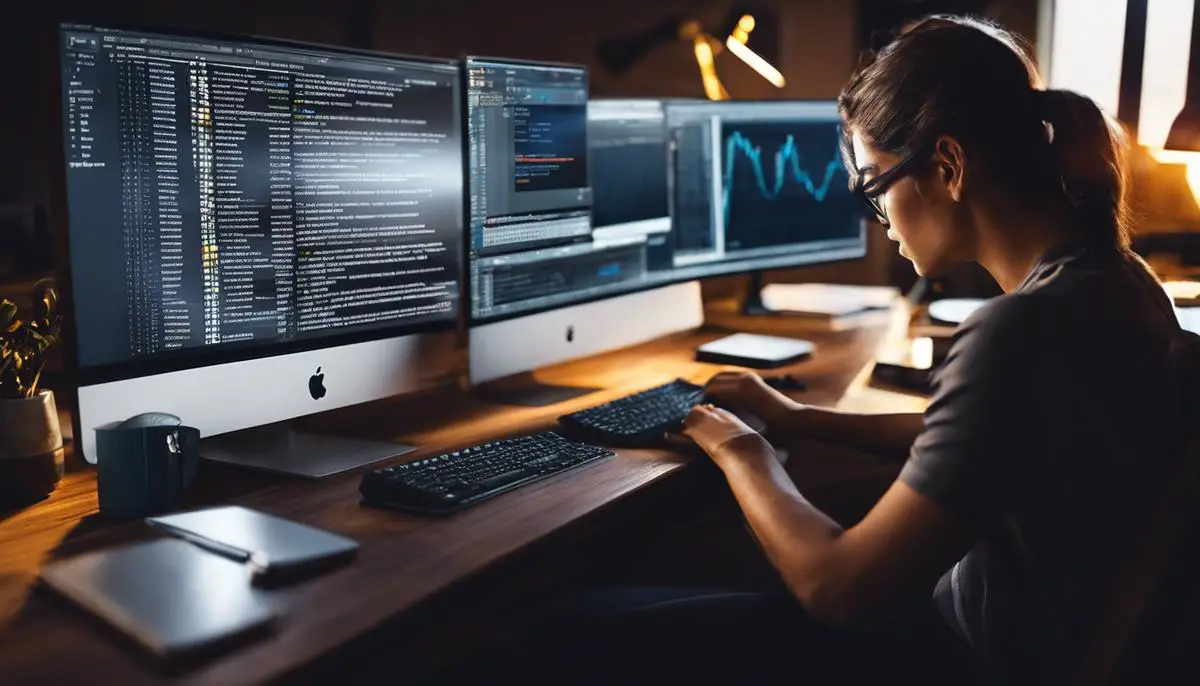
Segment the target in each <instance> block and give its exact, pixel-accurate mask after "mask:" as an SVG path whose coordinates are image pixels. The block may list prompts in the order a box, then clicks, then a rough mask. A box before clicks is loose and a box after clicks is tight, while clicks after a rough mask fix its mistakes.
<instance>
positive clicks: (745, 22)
mask: <svg viewBox="0 0 1200 686" xmlns="http://www.w3.org/2000/svg"><path fill="white" fill-rule="evenodd" d="M753 30H754V16H753V15H750V14H743V15H742V18H741V19H738V23H737V26H735V27H733V32H732V33H730V34H729V36H730V37H731V38H733V39H734V40H736V41H737V42H739V43H741V44H742V45H745V44H746V42H747V41H749V40H750V32H751V31H753Z"/></svg>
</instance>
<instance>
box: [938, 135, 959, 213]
mask: <svg viewBox="0 0 1200 686" xmlns="http://www.w3.org/2000/svg"><path fill="white" fill-rule="evenodd" d="M933 164H934V166H935V168H936V169H937V175H936V178H937V181H938V183H940V184H941V185H942V186H943V188H944V189H945V191H946V194H947V195H948V196H950V198H951V199H952V200H954V201H955V202H958V201H961V200H962V196H963V185H964V183H965V181H966V172H967V158H966V155H965V154H964V153H963V149H962V146H961V145H960V144H959V142H958V141H957V140H956V139H955V138H953V137H952V136H942V137H940V138H938V139H937V142H936V143H934V146H933Z"/></svg>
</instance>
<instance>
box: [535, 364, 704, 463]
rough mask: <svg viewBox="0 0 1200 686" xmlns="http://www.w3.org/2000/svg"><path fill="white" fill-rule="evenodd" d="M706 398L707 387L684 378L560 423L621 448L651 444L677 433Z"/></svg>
mask: <svg viewBox="0 0 1200 686" xmlns="http://www.w3.org/2000/svg"><path fill="white" fill-rule="evenodd" d="M703 397H704V387H703V386H697V385H696V384H694V383H691V382H689V381H685V380H683V379H675V380H674V381H671V382H669V383H665V384H662V385H661V386H655V387H654V388H648V389H646V390H644V391H640V392H638V393H634V394H633V395H627V396H625V397H624V398H618V399H616V400H613V401H610V402H607V403H604V404H602V405H596V406H595V407H590V408H588V409H586V410H580V411H578V412H572V413H571V414H565V415H563V416H561V417H559V418H558V421H559V423H560V424H562V425H563V426H564V427H565V428H567V429H568V430H570V431H571V432H572V433H576V434H578V435H579V436H580V437H581V438H583V439H584V440H586V441H590V442H594V443H600V444H601V445H614V446H621V447H647V446H652V445H655V444H657V443H660V442H661V440H662V437H663V436H664V435H665V434H666V433H667V432H676V431H678V430H679V428H680V425H681V424H682V423H683V418H684V417H686V416H687V414H688V412H689V411H691V409H692V407H694V406H695V405H696V404H697V403H699V402H700V400H701V399H702V398H703Z"/></svg>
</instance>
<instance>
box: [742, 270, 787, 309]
mask: <svg viewBox="0 0 1200 686" xmlns="http://www.w3.org/2000/svg"><path fill="white" fill-rule="evenodd" d="M763 285H764V284H763V275H762V272H761V271H758V270H755V271H752V272H750V285H749V286H747V287H746V296H745V297H744V298H742V305H741V307H740V308H739V309H741V312H742V314H744V315H746V316H749V317H760V316H763V315H774V314H779V313H778V312H776V311H775V310H772V309H770V308H768V307H767V306H766V305H764V304H763V299H762V290H763Z"/></svg>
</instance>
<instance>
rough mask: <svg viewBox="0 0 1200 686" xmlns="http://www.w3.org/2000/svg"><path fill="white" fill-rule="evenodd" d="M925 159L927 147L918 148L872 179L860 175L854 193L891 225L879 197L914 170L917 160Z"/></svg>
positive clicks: (882, 221) (881, 219) (886, 224)
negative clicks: (865, 179)
mask: <svg viewBox="0 0 1200 686" xmlns="http://www.w3.org/2000/svg"><path fill="white" fill-rule="evenodd" d="M923 159H925V147H924V146H923V147H920V148H917V149H916V150H915V151H914V152H912V153H909V154H908V155H906V156H904V157H903V158H902V159H901V160H900V161H899V162H897V163H896V164H894V165H892V166H891V167H889V168H888V169H886V170H884V171H883V172H880V173H879V174H876V175H875V176H874V177H872V178H871V180H870V181H866V182H864V181H863V179H864V178H865V177H864V176H862V175H860V176H859V177H858V180H857V181H855V183H854V194H855V195H857V196H858V197H859V198H860V199H861V200H862V201H863V202H864V203H865V204H866V205H867V207H869V208H870V209H871V212H873V213H875V216H876V217H877V218H878V219H879V223H880V224H883V225H884V226H889V225H890V224H889V223H888V218H887V212H885V211H884V210H883V206H882V205H880V204H879V197H880V196H881V195H883V194H884V193H886V192H887V190H888V188H891V186H892V184H894V183H896V182H897V181H899V180H900V179H902V178H904V175H905V174H906V173H908V172H909V171H911V170H912V168H913V167H914V166H915V165H916V162H918V161H920V160H923Z"/></svg>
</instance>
